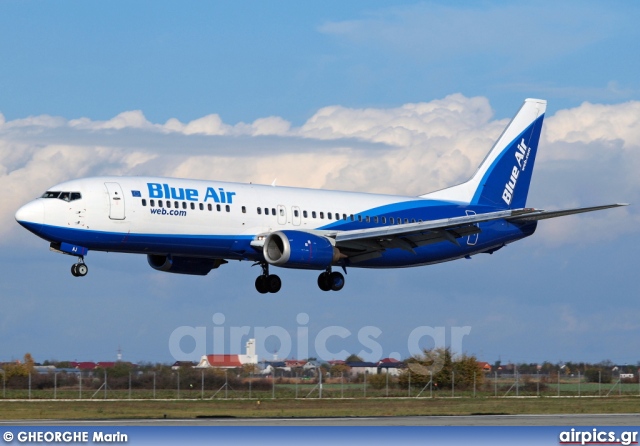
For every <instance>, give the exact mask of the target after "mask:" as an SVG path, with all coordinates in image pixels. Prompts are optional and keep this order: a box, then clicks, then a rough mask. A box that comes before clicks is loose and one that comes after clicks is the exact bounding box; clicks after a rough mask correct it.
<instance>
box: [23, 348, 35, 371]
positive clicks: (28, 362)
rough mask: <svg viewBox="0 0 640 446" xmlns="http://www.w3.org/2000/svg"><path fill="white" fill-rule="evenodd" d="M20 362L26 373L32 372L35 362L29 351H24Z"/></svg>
mask: <svg viewBox="0 0 640 446" xmlns="http://www.w3.org/2000/svg"><path fill="white" fill-rule="evenodd" d="M22 363H23V364H24V366H25V367H26V368H27V373H31V372H33V368H34V367H35V365H36V362H35V361H34V360H33V357H32V356H31V353H25V354H24V358H23V361H22Z"/></svg>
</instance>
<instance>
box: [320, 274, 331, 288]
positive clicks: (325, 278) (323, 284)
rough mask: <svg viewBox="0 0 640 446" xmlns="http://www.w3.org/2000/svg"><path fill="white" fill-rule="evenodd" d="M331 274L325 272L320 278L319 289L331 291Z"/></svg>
mask: <svg viewBox="0 0 640 446" xmlns="http://www.w3.org/2000/svg"><path fill="white" fill-rule="evenodd" d="M329 275H330V273H328V272H326V271H325V272H324V273H321V274H320V275H319V276H318V288H320V289H321V290H322V291H331V282H330V281H329Z"/></svg>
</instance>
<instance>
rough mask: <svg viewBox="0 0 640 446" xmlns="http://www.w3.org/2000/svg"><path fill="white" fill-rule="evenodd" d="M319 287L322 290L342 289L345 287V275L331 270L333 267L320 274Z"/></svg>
mask: <svg viewBox="0 0 640 446" xmlns="http://www.w3.org/2000/svg"><path fill="white" fill-rule="evenodd" d="M318 287H319V288H320V289H321V290H322V291H340V290H341V289H342V288H343V287H344V276H343V275H342V274H341V273H339V272H337V271H333V272H331V268H327V270H326V271H325V272H323V273H321V274H320V275H319V276H318Z"/></svg>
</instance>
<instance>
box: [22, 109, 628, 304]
mask: <svg viewBox="0 0 640 446" xmlns="http://www.w3.org/2000/svg"><path fill="white" fill-rule="evenodd" d="M545 109H546V101H543V100H538V99H527V100H525V102H524V104H523V106H522V107H521V108H520V110H519V111H518V113H517V114H516V116H515V117H514V118H513V120H512V121H511V122H510V123H509V125H508V126H507V128H506V129H505V130H504V132H503V133H502V135H501V136H500V137H499V138H498V140H497V142H496V143H495V145H494V146H493V148H492V149H491V151H490V152H489V154H488V155H487V156H486V158H485V159H484V161H482V163H481V164H480V167H479V168H478V170H477V171H476V173H475V174H474V175H473V177H472V178H471V179H470V180H468V181H467V182H465V183H463V184H460V185H457V186H453V187H450V188H447V189H442V190H439V191H436V192H431V193H428V194H426V195H421V196H419V197H406V196H395V195H377V194H366V193H355V192H339V191H329V190H313V189H301V188H290V187H275V186H266V185H256V184H239V183H227V182H219V181H199V180H189V179H175V178H155V177H96V178H84V179H79V180H73V181H68V182H64V183H61V184H58V185H56V186H53V187H51V188H50V189H49V190H48V191H46V192H45V193H44V194H43V195H42V196H41V197H40V198H37V199H36V200H34V201H31V202H29V203H27V204H25V205H24V206H22V207H21V208H20V209H19V210H18V211H17V212H16V215H15V218H16V220H17V221H18V223H20V224H21V225H22V226H24V227H25V228H26V229H28V230H29V231H31V232H33V233H34V234H36V235H37V236H39V237H41V238H43V239H45V240H47V241H48V242H50V249H51V250H52V251H55V252H59V253H64V254H69V255H72V256H76V257H77V258H78V261H77V263H75V264H74V265H73V266H72V268H71V273H72V274H73V275H74V276H77V277H78V276H85V275H86V274H87V272H88V268H87V265H86V263H85V262H84V258H85V256H86V255H87V253H88V252H89V251H90V250H95V251H109V252H122V253H134V254H146V255H147V260H148V262H149V265H150V266H151V267H152V268H154V269H156V270H159V271H165V272H170V273H178V274H192V275H206V274H208V273H209V272H210V271H211V270H212V269H214V268H218V267H220V266H221V265H223V264H225V263H228V261H230V260H238V261H242V260H246V261H251V262H255V264H258V265H260V266H261V267H262V274H261V275H260V276H258V278H257V279H256V281H255V287H256V289H257V290H258V291H259V292H260V293H276V292H278V291H279V290H280V287H281V280H280V278H279V277H278V276H277V275H275V274H271V273H270V272H269V267H270V266H278V267H283V268H296V269H309V270H318V271H322V273H321V274H320V275H319V277H318V286H319V287H320V289H321V290H323V291H329V290H334V291H339V290H341V289H342V287H343V286H344V283H345V279H344V276H343V275H342V274H341V273H340V272H338V271H334V270H333V268H334V267H341V268H342V269H343V270H344V272H345V273H346V271H347V268H400V267H409V266H419V265H430V264H435V263H440V262H445V261H449V260H455V259H460V258H469V257H470V256H472V255H475V254H480V253H489V254H491V253H493V252H495V251H497V250H498V249H500V248H502V247H503V246H505V245H507V244H509V243H511V242H515V241H517V240H520V239H522V238H524V237H527V236H530V235H532V234H533V233H534V232H535V230H536V226H537V222H538V220H543V219H547V218H554V217H560V216H564V215H570V214H578V213H582V212H590V211H595V210H600V209H607V208H613V207H617V206H624V205H625V204H623V203H617V204H610V205H605V206H596V207H588V208H575V209H566V210H560V211H544V210H540V209H533V208H527V207H525V203H526V200H527V194H528V190H529V184H530V182H531V173H532V171H533V166H534V162H535V157H536V152H537V149H538V141H539V139H540V131H541V129H542V121H543V119H544V112H545Z"/></svg>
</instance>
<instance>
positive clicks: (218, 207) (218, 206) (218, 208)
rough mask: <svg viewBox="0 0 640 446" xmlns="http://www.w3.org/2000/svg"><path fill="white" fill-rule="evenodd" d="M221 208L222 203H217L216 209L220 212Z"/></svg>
mask: <svg viewBox="0 0 640 446" xmlns="http://www.w3.org/2000/svg"><path fill="white" fill-rule="evenodd" d="M221 209H222V208H221V207H220V205H219V204H216V211H218V212H220V210H221Z"/></svg>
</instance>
